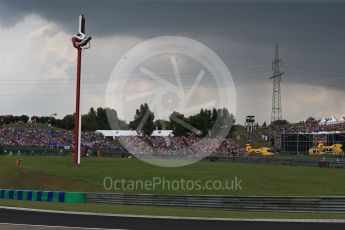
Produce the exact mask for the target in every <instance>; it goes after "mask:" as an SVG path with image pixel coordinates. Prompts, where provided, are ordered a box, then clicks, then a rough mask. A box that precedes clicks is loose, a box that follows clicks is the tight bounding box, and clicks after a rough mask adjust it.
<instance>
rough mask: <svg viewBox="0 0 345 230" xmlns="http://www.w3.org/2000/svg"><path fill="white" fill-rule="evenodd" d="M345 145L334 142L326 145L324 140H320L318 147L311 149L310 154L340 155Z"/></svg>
mask: <svg viewBox="0 0 345 230" xmlns="http://www.w3.org/2000/svg"><path fill="white" fill-rule="evenodd" d="M343 153H344V152H343V145H342V144H334V145H330V146H325V145H324V144H323V143H322V142H319V144H318V145H317V148H310V149H309V156H320V155H325V154H331V155H340V154H343Z"/></svg>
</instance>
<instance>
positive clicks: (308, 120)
mask: <svg viewBox="0 0 345 230" xmlns="http://www.w3.org/2000/svg"><path fill="white" fill-rule="evenodd" d="M315 121H316V119H315V118H314V117H308V118H307V119H306V120H305V122H315Z"/></svg>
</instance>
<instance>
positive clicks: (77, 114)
mask: <svg viewBox="0 0 345 230" xmlns="http://www.w3.org/2000/svg"><path fill="white" fill-rule="evenodd" d="M77 50H78V61H77V84H76V87H77V88H76V108H75V128H74V152H73V163H74V164H75V165H78V164H79V163H80V162H79V152H80V143H79V140H80V136H79V135H81V133H79V130H80V127H79V122H80V121H79V117H80V80H81V79H80V78H81V77H80V75H81V74H80V72H81V48H80V47H78V48H77Z"/></svg>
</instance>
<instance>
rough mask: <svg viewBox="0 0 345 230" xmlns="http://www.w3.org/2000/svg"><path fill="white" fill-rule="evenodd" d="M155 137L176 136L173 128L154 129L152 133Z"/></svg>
mask: <svg viewBox="0 0 345 230" xmlns="http://www.w3.org/2000/svg"><path fill="white" fill-rule="evenodd" d="M151 136H153V137H172V136H174V134H173V131H172V130H154V131H153V132H152V134H151Z"/></svg>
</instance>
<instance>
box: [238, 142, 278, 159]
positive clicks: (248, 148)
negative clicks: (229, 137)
mask: <svg viewBox="0 0 345 230" xmlns="http://www.w3.org/2000/svg"><path fill="white" fill-rule="evenodd" d="M245 150H246V154H247V155H252V154H260V155H261V156H264V157H267V156H275V155H276V154H275V153H274V152H273V151H272V149H271V148H268V147H261V148H258V149H253V148H252V146H250V144H246V148H245Z"/></svg>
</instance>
